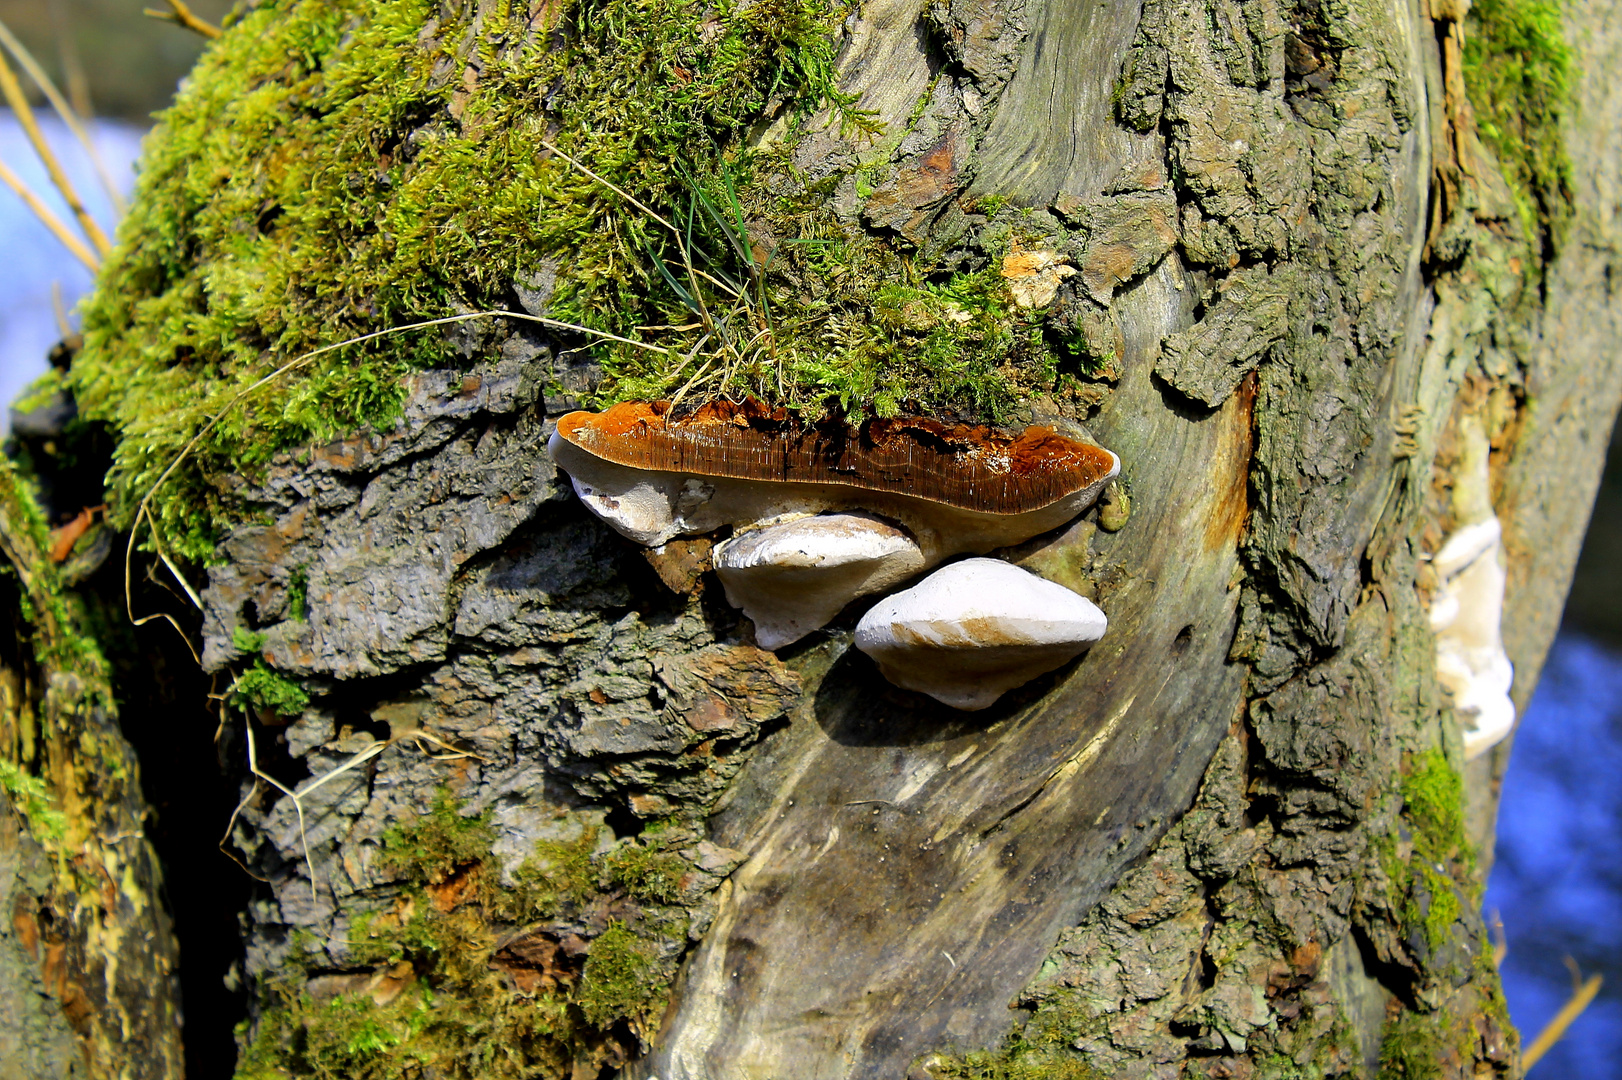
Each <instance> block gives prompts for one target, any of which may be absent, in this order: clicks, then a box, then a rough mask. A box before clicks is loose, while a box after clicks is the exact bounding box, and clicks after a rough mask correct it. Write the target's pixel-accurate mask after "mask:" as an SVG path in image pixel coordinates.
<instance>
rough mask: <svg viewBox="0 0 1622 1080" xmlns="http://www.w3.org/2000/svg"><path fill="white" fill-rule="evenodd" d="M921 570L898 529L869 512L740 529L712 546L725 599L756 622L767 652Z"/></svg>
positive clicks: (918, 556) (913, 547)
mask: <svg viewBox="0 0 1622 1080" xmlns="http://www.w3.org/2000/svg"><path fill="white" fill-rule="evenodd" d="M923 568H924V553H923V552H922V551H920V550H919V548H918V545H917V544H915V543H914V542H913V540H912V537H910V536H908V535H907V534H906V533H905V532H903V531H902V530H901V529H898V528H897V527H896V526H894V525H891V524H890V523H889V522H886V521H881V520H879V519H878V518H875V517H872V516H870V515H867V514H822V515H819V516H817V517H807V518H800V519H799V520H797V521H790V522H786V523H784V524H781V525H769V526H767V527H766V528H763V529H755V530H753V531H750V532H746V533H742V534H741V535H738V536H735V537H733V538H732V539H730V540H727V541H726V542H724V543H722V544H720V545H719V546H718V547H717V548H716V549H715V572H716V574H717V575H718V576H719V577H720V579H721V584H722V585H723V586H725V588H726V593H727V603H729V604H731V605H732V606H733V607H735V608H742V609H743V613H744V614H745V615H747V616H749V617H750V618H751V619H753V620H754V622H755V640H756V641H757V642H758V643H759V644H760V647H761V648H763V649H780V648H782V647H783V646H784V645H789V644H792V643H793V642H796V641H798V640H800V639H801V638H802V637H804V636H805V635H807V634H809V633H810V632H811V631H813V630H816V629H818V628H820V627H823V626H826V625H827V623H828V620H830V619H832V618H833V617H834V616H835V615H838V614H839V612H840V611H841V610H842V609H843V608H844V606H845V605H846V604H848V603H850V602H851V601H852V600H854V599H856V598H857V597H858V596H866V595H868V594H870V593H876V592H883V591H884V590H885V589H888V588H889V587H890V586H892V585H894V584H896V583H897V582H900V581H903V580H905V579H907V578H909V577H911V576H912V575H913V574H916V573H918V572H919V571H920V570H922V569H923Z"/></svg>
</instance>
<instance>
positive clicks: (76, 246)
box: [0, 161, 101, 274]
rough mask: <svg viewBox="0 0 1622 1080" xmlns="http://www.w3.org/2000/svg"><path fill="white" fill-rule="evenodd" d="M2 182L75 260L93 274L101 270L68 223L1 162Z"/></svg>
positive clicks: (0, 173) (93, 256)
mask: <svg viewBox="0 0 1622 1080" xmlns="http://www.w3.org/2000/svg"><path fill="white" fill-rule="evenodd" d="M0 182H3V183H4V184H5V185H6V186H7V187H8V188H10V189H11V190H12V191H15V192H16V193H17V197H18V198H20V199H22V201H23V202H25V203H27V204H28V209H30V210H32V211H33V212H34V216H35V217H37V218H39V220H40V221H41V223H43V224H44V226H45V227H46V228H47V229H49V230H51V235H53V236H55V237H56V238H57V239H58V240H59V241H61V243H62V246H63V247H65V248H67V249H68V251H69V252H70V253H71V254H72V255H73V257H74V258H75V259H78V260H79V261H80V262H82V263H84V264H85V266H86V267H87V268H88V269H89V270H90V272H91V273H92V274H94V273H95V272H96V271H97V269H99V268H100V266H101V263H100V262H99V261H98V260H97V258H96V256H95V255H94V254H93V253H92V252H91V250H90V249H89V248H87V247H85V245H84V241H83V240H80V239H79V238H78V237H77V236H75V235H73V230H72V229H70V228H68V226H67V222H65V221H63V220H62V219H61V218H59V217H57V216H56V215H55V214H53V213H51V208H50V207H48V206H46V205H45V204H44V203H43V202H42V201H40V197H39V196H38V195H35V194H34V192H33V190H32V189H31V188H30V187H29V186H28V185H27V184H26V183H24V182H23V178H22V177H20V176H18V175H17V174H16V173H14V172H12V171H11V168H10V167H9V166H8V165H7V164H6V163H5V162H3V161H0Z"/></svg>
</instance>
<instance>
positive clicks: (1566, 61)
mask: <svg viewBox="0 0 1622 1080" xmlns="http://www.w3.org/2000/svg"><path fill="white" fill-rule="evenodd" d="M1560 12H1561V3H1560V0H1476V2H1475V4H1474V5H1473V6H1472V8H1471V10H1470V20H1469V23H1468V26H1467V30H1466V35H1465V41H1464V76H1465V85H1466V86H1467V87H1468V88H1469V93H1470V100H1471V103H1472V104H1473V105H1474V106H1475V109H1476V119H1477V124H1478V126H1479V128H1480V131H1481V136H1482V138H1483V139H1484V140H1485V141H1486V142H1487V144H1488V145H1489V146H1491V147H1492V149H1493V152H1494V153H1495V154H1497V156H1498V160H1499V163H1500V164H1501V165H1502V166H1503V169H1504V174H1505V178H1506V179H1507V180H1508V181H1509V183H1510V188H1511V190H1512V191H1513V192H1514V193H1515V197H1516V202H1517V204H1518V205H1519V206H1520V209H1521V215H1522V218H1523V219H1524V220H1523V223H1524V224H1525V226H1526V229H1527V232H1528V234H1529V235H1534V236H1535V235H1538V234H1540V233H1541V234H1543V235H1544V236H1545V237H1547V238H1549V239H1550V240H1554V241H1557V240H1558V238H1559V234H1560V232H1561V230H1562V228H1563V226H1564V223H1565V221H1566V220H1567V218H1568V217H1569V216H1570V212H1571V161H1570V159H1569V158H1568V157H1567V155H1566V149H1565V142H1564V140H1563V139H1562V137H1561V131H1560V125H1561V121H1562V120H1563V119H1565V117H1566V116H1568V115H1569V114H1570V111H1571V109H1572V90H1573V88H1574V86H1575V84H1576V79H1577V69H1576V63H1575V61H1574V58H1573V53H1572V48H1571V46H1570V45H1569V44H1568V43H1567V42H1566V38H1565V31H1564V28H1563V27H1562V25H1561V18H1560Z"/></svg>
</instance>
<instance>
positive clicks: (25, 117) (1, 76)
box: [0, 57, 113, 258]
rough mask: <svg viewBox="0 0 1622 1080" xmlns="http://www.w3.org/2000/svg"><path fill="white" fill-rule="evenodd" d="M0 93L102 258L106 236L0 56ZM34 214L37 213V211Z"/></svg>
mask: <svg viewBox="0 0 1622 1080" xmlns="http://www.w3.org/2000/svg"><path fill="white" fill-rule="evenodd" d="M0 93H3V94H4V95H5V99H6V104H8V105H10V106H11V111H12V112H13V113H14V114H16V117H17V122H18V123H19V124H21V125H22V129H23V131H24V132H25V133H26V134H27V135H28V141H29V142H30V143H31V144H33V147H34V153H36V154H38V155H39V160H40V163H41V164H43V165H44V166H45V171H46V172H47V173H48V174H49V175H50V177H51V183H52V184H54V185H55V186H56V190H57V191H58V192H60V193H61V195H62V198H63V200H64V201H65V202H66V203H67V204H68V209H70V210H72V211H73V216H74V217H75V218H77V219H78V221H79V228H80V230H81V231H82V232H83V233H84V235H85V238H86V239H87V240H89V241H90V246H91V247H93V248H94V249H95V251H96V254H97V256H98V258H105V257H106V256H107V253H108V252H110V251H111V250H112V249H113V246H112V244H110V243H108V242H107V234H106V233H104V232H102V231H101V226H100V225H97V224H96V220H95V219H94V218H92V217H91V216H90V211H88V210H86V209H85V205H84V200H83V199H81V198H79V192H78V189H76V188H75V187H74V186H73V183H72V181H70V180H69V179H68V175H67V173H65V172H63V171H62V164H61V162H59V161H57V159H56V153H55V151H53V150H52V149H51V144H50V143H48V142H46V141H45V133H44V132H42V131H41V130H40V129H39V121H38V120H36V119H35V118H34V110H33V108H32V107H31V106H30V105H29V104H28V98H27V96H26V95H24V94H23V88H22V84H21V83H19V82H18V81H17V73H16V72H14V71H12V70H11V65H10V64H9V63H7V62H6V60H5V58H4V57H0ZM36 212H37V211H36Z"/></svg>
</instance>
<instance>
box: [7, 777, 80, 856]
mask: <svg viewBox="0 0 1622 1080" xmlns="http://www.w3.org/2000/svg"><path fill="white" fill-rule="evenodd" d="M0 791H4V792H5V793H6V795H7V796H9V797H10V799H11V802H12V805H13V806H15V807H16V808H17V810H18V811H20V812H21V813H22V815H23V816H24V817H25V818H27V819H28V823H29V826H30V827H31V831H32V833H33V835H34V836H36V837H40V838H43V839H47V840H61V839H62V838H63V836H65V835H66V834H67V828H68V819H67V815H65V814H64V813H62V811H61V809H59V808H58V807H57V805H56V802H55V800H54V799H52V798H51V791H50V788H49V787H47V786H46V784H45V781H44V780H41V779H40V778H39V777H37V776H34V775H33V774H31V773H28V772H24V771H23V770H22V769H21V768H20V767H19V766H17V765H16V764H14V763H12V762H10V761H7V760H5V759H4V758H0Z"/></svg>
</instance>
